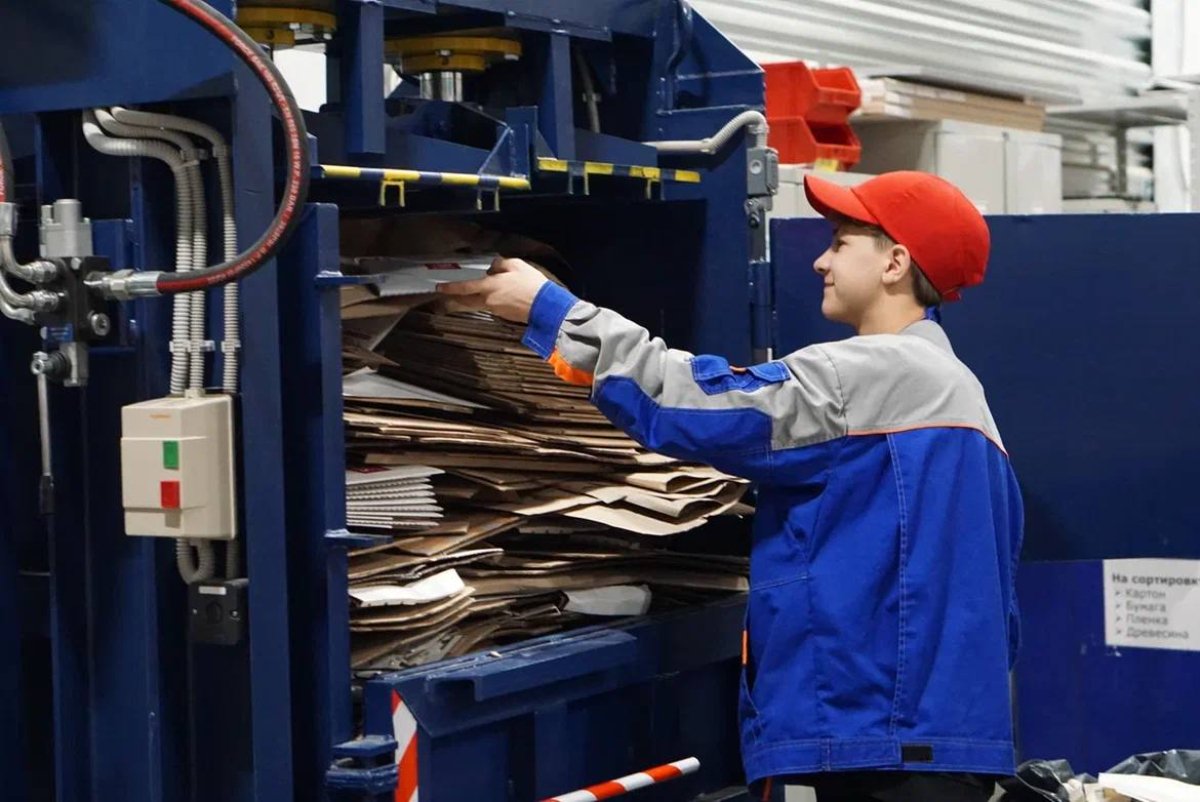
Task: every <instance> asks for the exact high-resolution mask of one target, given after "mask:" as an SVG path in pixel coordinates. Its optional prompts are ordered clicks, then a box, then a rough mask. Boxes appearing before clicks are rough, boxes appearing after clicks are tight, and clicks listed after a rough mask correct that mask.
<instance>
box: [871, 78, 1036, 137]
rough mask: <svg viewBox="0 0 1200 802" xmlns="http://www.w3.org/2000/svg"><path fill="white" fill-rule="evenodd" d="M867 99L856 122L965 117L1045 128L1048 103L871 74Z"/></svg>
mask: <svg viewBox="0 0 1200 802" xmlns="http://www.w3.org/2000/svg"><path fill="white" fill-rule="evenodd" d="M859 83H860V85H861V87H862V93H863V102H862V106H861V107H860V108H859V110H858V114H857V115H855V116H854V117H853V118H852V119H853V121H854V122H856V123H858V122H869V121H871V120H897V119H900V120H963V121H965V122H971V123H981V124H983V125H995V126H999V127H1001V128H1019V129H1023V130H1027V131H1041V130H1042V128H1043V127H1044V126H1045V121H1046V107H1045V106H1044V105H1042V104H1039V103H1030V102H1027V101H1024V100H1016V99H1013V98H1006V97H996V96H994V95H985V94H980V93H978V92H965V91H963V90H961V89H950V88H946V87H941V86H930V85H926V84H920V83H913V82H911V81H902V80H899V79H897V78H869V79H861V80H860V81H859Z"/></svg>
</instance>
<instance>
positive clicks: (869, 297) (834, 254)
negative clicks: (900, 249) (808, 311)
mask: <svg viewBox="0 0 1200 802" xmlns="http://www.w3.org/2000/svg"><path fill="white" fill-rule="evenodd" d="M890 259H891V256H890V254H889V253H888V251H886V250H880V249H879V248H878V247H877V246H876V243H875V238H874V237H873V236H872V235H871V234H870V233H869V232H868V231H867V230H866V229H863V228H861V227H859V226H856V225H854V224H853V223H842V224H839V225H837V226H836V227H835V228H834V232H833V240H832V242H830V244H829V248H828V249H826V251H825V253H823V254H821V255H820V257H818V258H817V261H816V262H814V263H813V269H814V270H816V271H817V274H818V275H820V276H821V278H823V279H824V280H825V289H824V293H825V295H824V297H823V298H822V300H821V314H823V315H825V317H827V318H828V319H829V320H833V321H836V322H838V323H848V324H849V325H851V326H855V327H857V326H858V325H859V324H860V323H861V322H862V320H863V316H864V315H865V314H866V312H867V311H868V310H869V309H870V308H871V307H872V306H873V305H874V304H876V303H877V302H878V301H879V299H880V298H881V297H882V296H883V295H884V279H883V276H884V272H885V271H886V270H887V267H888V263H889V262H890Z"/></svg>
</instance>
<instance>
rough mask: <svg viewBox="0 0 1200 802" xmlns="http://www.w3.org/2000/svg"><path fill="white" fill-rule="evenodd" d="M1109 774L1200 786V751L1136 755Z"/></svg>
mask: <svg viewBox="0 0 1200 802" xmlns="http://www.w3.org/2000/svg"><path fill="white" fill-rule="evenodd" d="M1108 773H1109V774H1144V775H1147V776H1150V777H1167V778H1169V779H1172V780H1179V781H1180V782H1185V783H1188V784H1189V785H1200V751H1197V750H1195V749H1171V750H1169V751H1167V752H1149V753H1147V754H1144V755H1134V756H1133V757H1130V758H1126V759H1125V760H1122V761H1121V762H1120V763H1118V764H1117V765H1115V766H1113V767H1112V768H1111V769H1109V770H1108Z"/></svg>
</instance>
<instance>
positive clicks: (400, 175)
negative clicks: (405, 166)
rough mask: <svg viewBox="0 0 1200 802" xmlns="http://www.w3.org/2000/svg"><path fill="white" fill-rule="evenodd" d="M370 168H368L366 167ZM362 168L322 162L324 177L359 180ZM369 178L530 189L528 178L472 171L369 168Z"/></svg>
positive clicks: (373, 179)
mask: <svg viewBox="0 0 1200 802" xmlns="http://www.w3.org/2000/svg"><path fill="white" fill-rule="evenodd" d="M367 169H370V168H367ZM363 171H364V168H362V167H353V166H351V165H345V164H322V165H321V173H322V175H324V177H325V178H343V179H353V180H359V179H363V178H364V173H363ZM368 177H369V180H371V181H383V182H387V183H394V184H422V183H424V184H431V183H435V182H437V181H440V182H441V183H442V184H443V185H449V186H460V187H476V186H479V185H480V184H481V183H482V180H483V179H485V178H486V179H488V180H494V181H495V182H496V184H497V185H498V186H499V187H500V188H501V189H516V190H527V189H530V183H529V179H528V178H521V177H519V176H511V175H497V176H490V175H489V176H479V175H474V174H472V173H421V172H419V171H417V170H370V173H369V176H368Z"/></svg>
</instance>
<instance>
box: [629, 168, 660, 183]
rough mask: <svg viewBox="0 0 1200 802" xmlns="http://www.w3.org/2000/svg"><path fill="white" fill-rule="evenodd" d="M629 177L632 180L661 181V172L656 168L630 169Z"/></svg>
mask: <svg viewBox="0 0 1200 802" xmlns="http://www.w3.org/2000/svg"><path fill="white" fill-rule="evenodd" d="M629 175H630V176H632V177H634V178H647V179H649V180H651V181H661V180H662V170H660V169H659V168H657V167H630V168H629Z"/></svg>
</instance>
